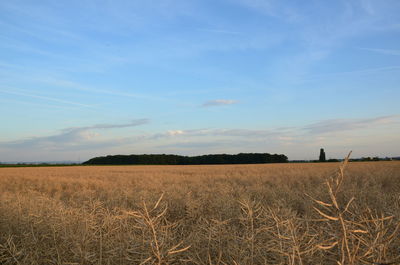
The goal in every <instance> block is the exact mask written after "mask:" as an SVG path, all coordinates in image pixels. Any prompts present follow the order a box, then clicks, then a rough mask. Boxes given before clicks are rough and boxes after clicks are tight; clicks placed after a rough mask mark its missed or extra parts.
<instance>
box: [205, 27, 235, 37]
mask: <svg viewBox="0 0 400 265" xmlns="http://www.w3.org/2000/svg"><path fill="white" fill-rule="evenodd" d="M197 30H198V31H205V32H210V33H220V34H228V35H241V34H242V32H240V31H233V30H223V29H206V28H204V29H197Z"/></svg>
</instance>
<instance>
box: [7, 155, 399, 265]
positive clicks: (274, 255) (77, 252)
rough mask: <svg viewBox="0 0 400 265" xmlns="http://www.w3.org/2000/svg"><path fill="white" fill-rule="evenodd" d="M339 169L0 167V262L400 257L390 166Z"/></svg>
mask: <svg viewBox="0 0 400 265" xmlns="http://www.w3.org/2000/svg"><path fill="white" fill-rule="evenodd" d="M340 168H341V164H339V163H316V164H311V163H310V164H266V165H221V166H219V165H218V166H86V167H83V166H76V167H32V168H0V264H60V265H61V264H209V265H211V264H343V265H348V264H375V265H377V264H389V263H391V262H394V263H393V264H400V263H398V262H399V256H400V236H399V233H398V232H399V231H398V230H399V224H400V162H394V161H393V162H365V163H355V162H354V163H349V164H348V165H347V167H346V168H345V169H344V171H340ZM342 169H343V168H342Z"/></svg>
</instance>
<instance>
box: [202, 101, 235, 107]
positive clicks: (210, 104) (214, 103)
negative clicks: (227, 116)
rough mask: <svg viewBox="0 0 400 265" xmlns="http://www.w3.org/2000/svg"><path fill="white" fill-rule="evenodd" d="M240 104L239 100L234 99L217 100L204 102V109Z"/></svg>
mask: <svg viewBox="0 0 400 265" xmlns="http://www.w3.org/2000/svg"><path fill="white" fill-rule="evenodd" d="M236 103H238V101H237V100H233V99H215V100H209V101H206V102H204V103H203V104H202V105H201V106H202V107H216V106H224V105H232V104H236Z"/></svg>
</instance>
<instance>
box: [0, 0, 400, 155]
mask: <svg viewBox="0 0 400 265" xmlns="http://www.w3.org/2000/svg"><path fill="white" fill-rule="evenodd" d="M399 14H400V1H397V0H381V1H373V0H347V1H344V0H343V1H340V0H337V1H325V0H320V1H317V0H310V1H284V0H282V1H280V0H279V1H278V0H214V1H208V0H158V1H156V0H146V1H135V0H131V1H128V0H126V1H125V0H115V1H106V0H104V1H94V0H79V1H75V0H70V1H28V0H14V1H1V2H0V111H1V113H2V115H1V118H0V124H1V130H0V161H3V162H7V161H47V160H51V161H54V160H79V159H80V160H86V159H89V158H91V157H94V156H98V155H107V154H132V153H135V154H140V153H174V154H183V155H197V154H206V153H238V152H269V153H283V154H286V155H288V157H289V159H315V158H316V157H317V156H318V154H319V148H321V147H323V148H325V150H326V153H327V157H332V158H340V157H343V156H345V154H346V153H347V152H348V151H349V150H353V151H354V153H353V154H354V156H376V155H378V156H396V155H400V152H399V150H400V136H399V135H400V107H399V99H400V87H399V84H400V15H399Z"/></svg>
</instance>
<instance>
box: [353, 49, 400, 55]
mask: <svg viewBox="0 0 400 265" xmlns="http://www.w3.org/2000/svg"><path fill="white" fill-rule="evenodd" d="M360 49H361V50H365V51H371V52H376V53H381V54H386V55H395V56H400V50H392V49H373V48H360Z"/></svg>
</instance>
